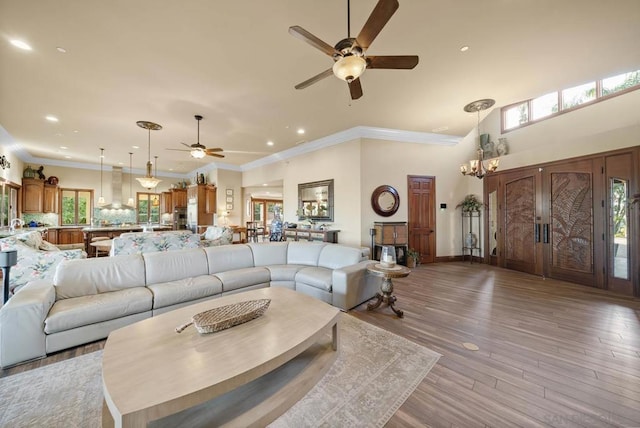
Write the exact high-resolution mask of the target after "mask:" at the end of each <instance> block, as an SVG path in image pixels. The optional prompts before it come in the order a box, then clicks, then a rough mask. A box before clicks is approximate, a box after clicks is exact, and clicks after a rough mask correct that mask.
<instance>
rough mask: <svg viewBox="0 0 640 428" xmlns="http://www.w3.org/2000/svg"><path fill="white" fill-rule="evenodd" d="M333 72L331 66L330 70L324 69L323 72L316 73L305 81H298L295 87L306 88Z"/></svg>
mask: <svg viewBox="0 0 640 428" xmlns="http://www.w3.org/2000/svg"><path fill="white" fill-rule="evenodd" d="M332 74H333V68H330V69H328V70H325V71H323V72H322V73H320V74H316V75H315V76H313V77H312V78H311V79H307V80H305V81H304V82H302V83H298V84H297V85H296V86H295V88H296V89H304V88H306V87H307V86H311V85H313V84H314V83H316V82H318V81H320V80H322V79H324V78H325V77H329V76H331V75H332Z"/></svg>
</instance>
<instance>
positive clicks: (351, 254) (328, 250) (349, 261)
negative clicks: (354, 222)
mask: <svg viewBox="0 0 640 428" xmlns="http://www.w3.org/2000/svg"><path fill="white" fill-rule="evenodd" d="M361 259H362V251H361V250H360V249H359V248H351V247H344V246H342V245H337V244H327V245H325V246H324V248H322V251H321V252H320V258H319V259H318V266H322V267H326V268H328V269H340V268H343V267H345V266H350V265H355V264H357V263H359V262H360V260H361Z"/></svg>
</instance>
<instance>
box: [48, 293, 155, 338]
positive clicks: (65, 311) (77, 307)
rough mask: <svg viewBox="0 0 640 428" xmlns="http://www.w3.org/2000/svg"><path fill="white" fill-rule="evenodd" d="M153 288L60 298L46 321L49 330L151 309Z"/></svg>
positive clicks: (79, 325) (70, 327)
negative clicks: (151, 289)
mask: <svg viewBox="0 0 640 428" xmlns="http://www.w3.org/2000/svg"><path fill="white" fill-rule="evenodd" d="M152 297H153V296H152V294H151V291H149V290H147V289H146V288H145V287H137V288H127V289H124V290H118V291H112V292H110V293H100V294H92V295H88V296H82V297H76V298H74V299H64V300H58V301H57V302H56V303H54V304H53V307H52V308H51V310H50V311H49V316H47V319H46V320H45V321H44V331H45V333H47V334H51V333H56V332H59V331H65V330H70V329H72V328H76V327H82V326H85V325H90V324H95V323H99V322H103V321H109V320H112V319H116V318H121V317H125V316H128V315H132V314H137V313H141V312H145V311H150V310H151V303H152Z"/></svg>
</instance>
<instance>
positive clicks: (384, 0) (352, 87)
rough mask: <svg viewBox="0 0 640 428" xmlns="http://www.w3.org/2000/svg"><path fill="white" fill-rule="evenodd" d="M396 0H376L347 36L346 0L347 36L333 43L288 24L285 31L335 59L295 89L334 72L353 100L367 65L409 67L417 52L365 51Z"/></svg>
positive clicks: (349, 12) (348, 17) (348, 28)
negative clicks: (357, 31)
mask: <svg viewBox="0 0 640 428" xmlns="http://www.w3.org/2000/svg"><path fill="white" fill-rule="evenodd" d="M398 7H399V4H398V0H380V1H378V4H376V7H375V8H374V9H373V12H371V15H370V16H369V19H368V20H367V22H366V23H365V24H364V27H362V30H360V34H358V37H356V38H352V37H351V8H350V1H349V0H347V38H346V39H342V40H340V41H339V42H338V43H337V44H336V45H335V47H332V46H331V45H329V44H327V43H325V42H324V41H322V40H320V39H319V38H317V37H316V36H314V35H313V34H311V33H310V32H308V31H307V30H305V29H304V28H302V27H300V26H297V25H294V26H293V27H289V34H291V35H292V36H294V37H296V38H298V39H300V40H302V41H304V42H307V43H309V44H310V45H311V46H313V47H314V48H316V49H319V50H321V51H322V52H324V53H325V54H327V55H329V56H330V57H332V58H333V60H334V61H335V63H334V64H333V67H332V68H329V69H328V70H325V71H323V72H322V73H319V74H317V75H315V76H313V77H312V78H310V79H308V80H305V81H304V82H302V83H299V84H297V85H296V86H295V88H296V89H304V88H306V87H307V86H310V85H312V84H314V83H316V82H318V81H320V80H322V79H324V78H325V77H328V76H330V75H331V74H334V75H335V76H336V77H338V78H339V79H342V80H344V81H346V82H347V84H348V85H349V92H350V93H351V99H354V100H357V99H358V98H360V97H361V96H362V84H361V83H360V76H361V75H362V73H364V71H365V70H366V69H367V68H371V69H373V68H386V69H405V70H408V69H412V68H414V67H415V66H416V65H417V64H418V56H417V55H396V56H367V55H366V51H367V49H369V46H370V45H371V43H372V42H373V40H374V39H375V38H376V36H377V35H378V33H380V31H381V30H382V28H384V26H385V25H386V24H387V22H388V21H389V19H391V16H392V15H393V14H394V13H395V11H396V10H397V9H398Z"/></svg>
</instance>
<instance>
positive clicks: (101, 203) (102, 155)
mask: <svg viewBox="0 0 640 428" xmlns="http://www.w3.org/2000/svg"><path fill="white" fill-rule="evenodd" d="M103 160H104V149H103V148H100V197H99V198H98V204H99V205H103V204H104V196H102V195H103V193H102V163H103Z"/></svg>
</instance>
